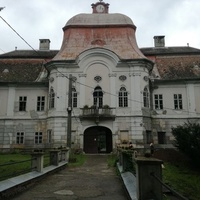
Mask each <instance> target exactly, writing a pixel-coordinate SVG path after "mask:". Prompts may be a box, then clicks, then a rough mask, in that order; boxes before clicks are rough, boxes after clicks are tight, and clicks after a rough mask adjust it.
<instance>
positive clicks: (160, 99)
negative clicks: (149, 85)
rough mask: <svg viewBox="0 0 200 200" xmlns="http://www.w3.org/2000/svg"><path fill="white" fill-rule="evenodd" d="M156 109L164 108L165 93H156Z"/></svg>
mask: <svg viewBox="0 0 200 200" xmlns="http://www.w3.org/2000/svg"><path fill="white" fill-rule="evenodd" d="M154 102H155V109H158V110H162V109H163V95H162V94H155V95H154Z"/></svg>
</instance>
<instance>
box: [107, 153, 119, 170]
mask: <svg viewBox="0 0 200 200" xmlns="http://www.w3.org/2000/svg"><path fill="white" fill-rule="evenodd" d="M117 160H118V157H117V154H114V153H113V154H111V155H109V156H108V159H107V163H108V167H115V166H116V163H117Z"/></svg>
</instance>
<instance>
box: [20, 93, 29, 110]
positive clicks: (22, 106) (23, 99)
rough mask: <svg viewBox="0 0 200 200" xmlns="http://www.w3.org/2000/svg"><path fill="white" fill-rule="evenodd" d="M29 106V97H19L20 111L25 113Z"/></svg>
mask: <svg viewBox="0 0 200 200" xmlns="http://www.w3.org/2000/svg"><path fill="white" fill-rule="evenodd" d="M26 106H27V96H19V111H20V112H23V111H24V112H25V111H26Z"/></svg>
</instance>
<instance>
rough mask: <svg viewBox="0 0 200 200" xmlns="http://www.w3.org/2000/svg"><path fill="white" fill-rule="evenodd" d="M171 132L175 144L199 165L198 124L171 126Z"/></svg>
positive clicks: (199, 134) (199, 136) (199, 127)
mask: <svg viewBox="0 0 200 200" xmlns="http://www.w3.org/2000/svg"><path fill="white" fill-rule="evenodd" d="M172 134H173V135H174V137H175V146H176V147H177V148H178V149H179V150H180V151H182V152H183V153H184V154H186V155H187V156H189V158H190V159H191V160H192V161H193V162H194V163H196V164H197V165H200V159H199V158H200V124H196V123H185V124H184V125H183V126H177V127H176V128H172Z"/></svg>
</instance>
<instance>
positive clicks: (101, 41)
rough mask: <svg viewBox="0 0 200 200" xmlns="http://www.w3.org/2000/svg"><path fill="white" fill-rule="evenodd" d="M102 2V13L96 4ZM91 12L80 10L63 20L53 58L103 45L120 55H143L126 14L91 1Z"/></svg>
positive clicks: (67, 57)
mask: <svg viewBox="0 0 200 200" xmlns="http://www.w3.org/2000/svg"><path fill="white" fill-rule="evenodd" d="M98 5H101V6H102V5H103V6H104V13H103V12H101V10H100V11H99V12H101V13H99V12H98V11H97V6H98ZM92 8H93V13H92V14H86V13H80V14H78V15H75V16H73V17H72V18H71V19H69V20H68V21H67V23H66V24H65V26H64V28H63V31H64V36H63V42H62V46H61V49H60V51H59V52H58V54H57V55H56V56H55V57H54V59H53V60H75V59H76V58H77V57H78V56H79V55H80V54H81V53H82V52H84V51H86V50H89V49H92V48H103V49H106V50H110V51H111V52H113V53H115V54H116V55H117V56H118V57H119V58H120V59H144V58H145V56H144V55H143V53H142V52H141V51H140V50H139V48H138V46H137V42H136V38H135V32H136V26H135V25H134V23H133V21H132V20H131V19H130V18H129V17H128V16H126V15H124V14H120V13H112V14H110V13H109V12H108V4H105V3H103V2H101V1H100V2H97V3H96V4H92Z"/></svg>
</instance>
